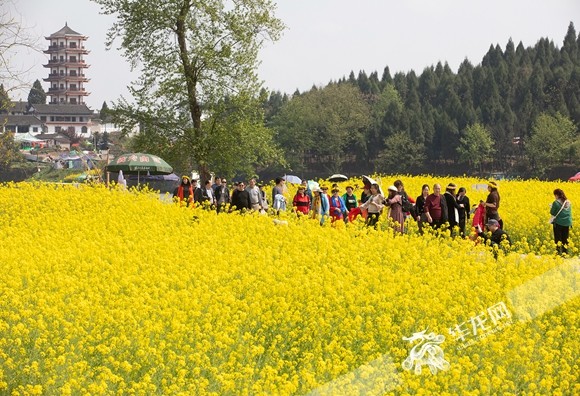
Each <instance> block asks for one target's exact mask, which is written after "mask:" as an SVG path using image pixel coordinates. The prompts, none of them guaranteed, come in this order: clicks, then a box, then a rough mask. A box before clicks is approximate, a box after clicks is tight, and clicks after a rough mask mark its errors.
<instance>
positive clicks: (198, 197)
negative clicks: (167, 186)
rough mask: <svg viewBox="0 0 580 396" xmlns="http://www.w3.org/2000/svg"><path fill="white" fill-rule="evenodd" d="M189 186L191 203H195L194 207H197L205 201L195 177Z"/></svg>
mask: <svg viewBox="0 0 580 396" xmlns="http://www.w3.org/2000/svg"><path fill="white" fill-rule="evenodd" d="M191 187H192V188H193V203H194V204H195V207H197V206H199V205H201V204H202V202H203V201H205V198H204V197H203V191H201V188H199V187H198V186H197V180H195V179H192V180H191Z"/></svg>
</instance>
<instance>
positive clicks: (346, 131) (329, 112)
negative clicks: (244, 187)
mask: <svg viewBox="0 0 580 396" xmlns="http://www.w3.org/2000/svg"><path fill="white" fill-rule="evenodd" d="M262 98H263V108H264V112H265V119H266V123H267V126H268V127H270V128H272V129H273V131H274V135H275V139H276V142H277V144H278V145H279V146H280V147H281V148H282V149H283V151H284V154H285V158H286V161H287V163H288V167H289V168H290V169H292V171H293V172H294V173H297V174H300V175H302V176H303V177H311V176H326V175H327V174H330V173H334V172H340V173H346V174H354V173H372V172H381V173H394V172H401V173H419V172H422V173H439V174H463V173H466V174H474V175H475V174H477V175H481V176H484V177H485V176H487V175H489V174H490V173H492V172H503V173H504V174H505V175H506V176H520V177H559V176H558V175H556V176H554V175H555V172H556V173H557V172H558V170H560V172H561V173H564V174H568V173H570V172H571V171H572V170H573V171H574V173H575V172H577V171H580V168H579V169H576V167H579V166H580V134H579V130H578V126H579V125H580V36H578V35H577V34H576V30H575V28H574V25H573V24H572V23H570V25H569V27H568V30H567V33H566V35H565V37H564V41H563V44H562V45H561V46H558V45H556V44H554V42H553V41H551V40H548V39H545V38H542V39H540V40H539V41H538V42H537V43H536V44H535V45H534V46H533V47H527V48H526V47H524V45H523V44H522V43H521V42H520V43H518V44H517V45H516V44H515V43H513V42H512V40H511V39H510V40H509V41H508V42H507V44H506V45H505V48H502V47H501V46H500V45H491V46H490V48H489V50H488V52H487V53H486V54H485V55H484V56H483V59H482V60H481V63H479V64H477V65H474V64H473V63H472V62H471V61H469V60H468V59H465V60H464V61H463V62H462V63H461V65H460V66H459V68H458V70H457V72H454V71H453V70H452V69H451V68H450V67H449V65H448V64H447V63H443V64H442V63H437V64H436V65H435V66H429V67H426V68H425V69H424V70H423V71H422V72H421V73H420V74H417V73H416V72H415V71H410V72H407V73H403V72H397V73H395V74H394V75H392V74H391V72H390V70H389V67H388V66H386V67H385V68H384V70H383V71H382V73H381V74H379V73H378V72H376V71H374V72H372V73H370V74H367V72H365V71H359V72H358V74H356V73H355V72H350V74H349V76H348V77H343V78H341V79H339V80H333V81H330V82H329V83H328V85H326V86H324V87H316V86H313V87H312V89H311V90H309V91H306V92H298V91H296V92H294V93H293V94H292V95H288V94H284V93H281V92H270V93H268V92H266V91H263V92H262ZM547 153H549V154H548V155H547ZM545 157H548V158H549V159H550V160H549V161H547V160H545ZM287 169H288V168H287ZM562 177H563V175H562Z"/></svg>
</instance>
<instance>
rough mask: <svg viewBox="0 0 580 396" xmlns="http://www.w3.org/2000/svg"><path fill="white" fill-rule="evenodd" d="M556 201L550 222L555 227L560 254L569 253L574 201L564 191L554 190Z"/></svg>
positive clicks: (551, 208)
mask: <svg viewBox="0 0 580 396" xmlns="http://www.w3.org/2000/svg"><path fill="white" fill-rule="evenodd" d="M554 198H555V200H554V202H553V203H552V205H551V206H550V216H551V217H550V222H551V223H552V227H553V229H554V242H555V243H556V249H557V251H558V254H560V255H563V254H568V237H569V235H570V227H572V203H571V202H570V201H568V199H567V198H566V194H564V191H562V190H561V189H559V188H557V189H555V190H554Z"/></svg>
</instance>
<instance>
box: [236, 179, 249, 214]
mask: <svg viewBox="0 0 580 396" xmlns="http://www.w3.org/2000/svg"><path fill="white" fill-rule="evenodd" d="M245 187H246V185H245V184H244V182H239V183H238V185H237V187H236V189H235V190H234V192H233V193H232V207H234V208H235V210H240V211H242V210H243V209H244V208H245V209H246V210H250V209H252V203H251V201H250V193H249V192H247V191H246V190H245Z"/></svg>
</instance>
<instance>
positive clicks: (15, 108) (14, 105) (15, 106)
mask: <svg viewBox="0 0 580 396" xmlns="http://www.w3.org/2000/svg"><path fill="white" fill-rule="evenodd" d="M9 106H10V107H9V108H8V109H7V110H8V112H10V113H26V111H27V110H28V102H24V101H21V100H17V101H15V100H13V101H12V102H10V105H9Z"/></svg>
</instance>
